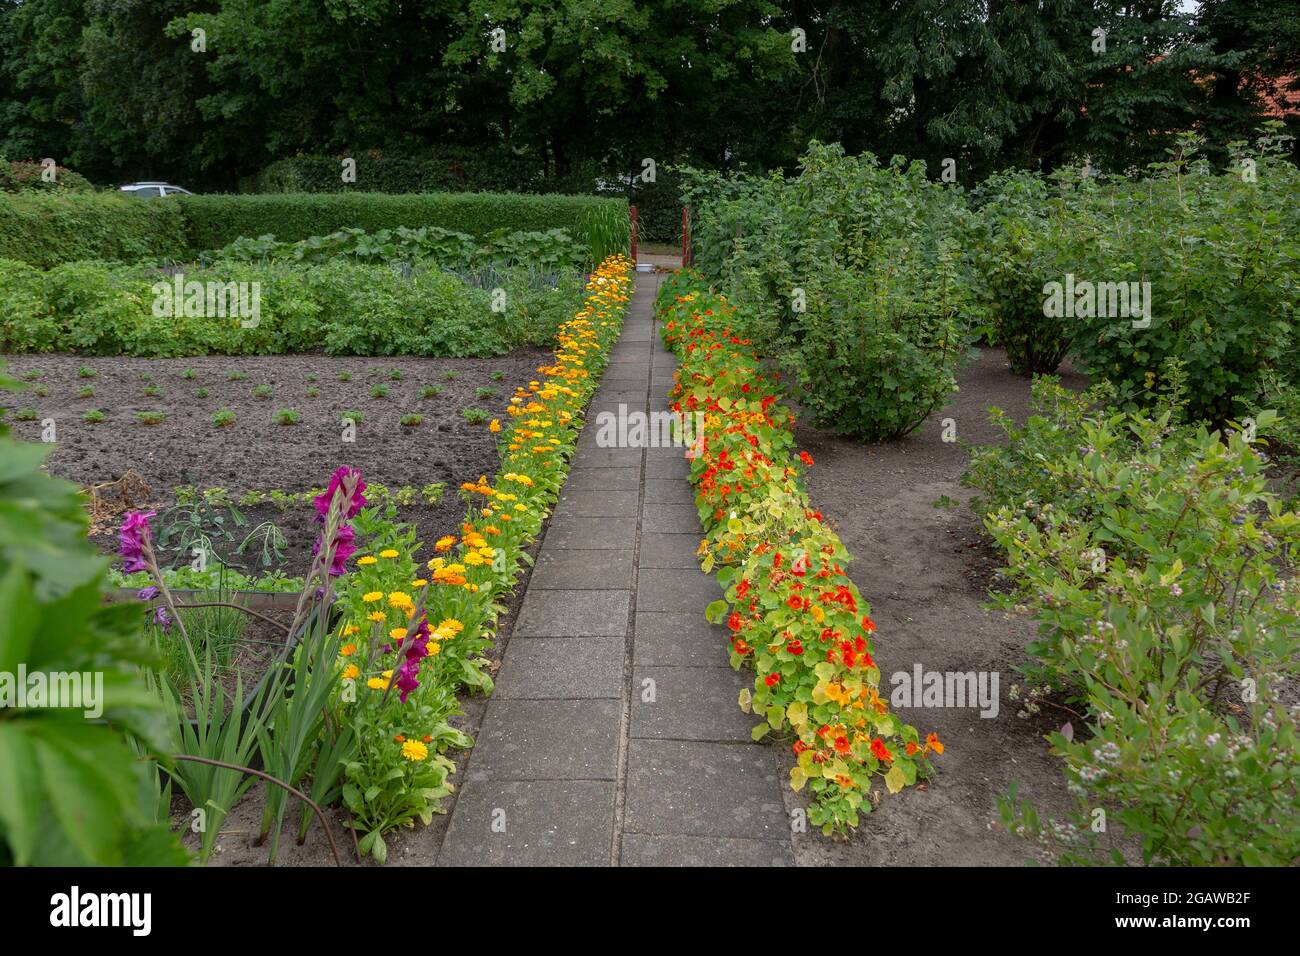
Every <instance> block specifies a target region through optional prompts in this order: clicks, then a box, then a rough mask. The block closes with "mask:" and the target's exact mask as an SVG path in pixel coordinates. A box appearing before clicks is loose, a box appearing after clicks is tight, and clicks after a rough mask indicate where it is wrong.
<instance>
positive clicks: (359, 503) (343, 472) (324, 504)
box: [312, 465, 366, 521]
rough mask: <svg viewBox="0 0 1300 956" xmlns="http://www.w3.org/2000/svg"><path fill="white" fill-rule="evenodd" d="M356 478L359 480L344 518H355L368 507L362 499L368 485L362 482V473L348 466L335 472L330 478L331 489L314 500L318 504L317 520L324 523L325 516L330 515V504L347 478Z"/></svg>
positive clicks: (327, 489)
mask: <svg viewBox="0 0 1300 956" xmlns="http://www.w3.org/2000/svg"><path fill="white" fill-rule="evenodd" d="M352 476H355V477H356V479H357V484H356V487H355V488H353V489H352V498H351V499H350V500H349V501H348V503H347V506H346V508H347V510H346V511H345V513H344V515H343V517H344V518H355V517H356V516H357V512H358V511H360V510H361V509H362V508H364V507H365V506H366V499H365V498H364V497H362V492H363V491H365V490H366V483H365V482H364V481H362V480H361V472H359V471H357V470H356V469H355V468H349V467H348V466H347V465H344V466H342V467H341V468H339V470H338V471H336V472H334V477H332V478H330V483H329V487H328V488H326V489H325V493H324V494H323V495H317V496H316V497H315V498H314V499H312V500H313V501H314V502H315V504H316V520H317V521H324V520H325V516H326V515H327V514H329V510H330V502H331V501H333V500H334V493H335V492H336V491H338V490H339V487H340V486H341V485H342V484H343V481H344V479H345V478H349V477H352Z"/></svg>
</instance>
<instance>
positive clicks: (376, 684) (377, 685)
mask: <svg viewBox="0 0 1300 956" xmlns="http://www.w3.org/2000/svg"><path fill="white" fill-rule="evenodd" d="M366 686H367V687H369V688H370V689H371V690H383V689H384V688H385V687H387V686H388V681H386V680H384V679H383V678H380V677H372V678H370V680H368V681H366Z"/></svg>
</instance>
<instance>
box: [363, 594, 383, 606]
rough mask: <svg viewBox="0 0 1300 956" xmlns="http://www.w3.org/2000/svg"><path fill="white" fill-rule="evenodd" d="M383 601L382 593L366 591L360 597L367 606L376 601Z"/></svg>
mask: <svg viewBox="0 0 1300 956" xmlns="http://www.w3.org/2000/svg"><path fill="white" fill-rule="evenodd" d="M383 599H384V592H383V591H367V592H366V593H365V594H363V595H361V600H363V601H365V602H366V603H367V604H374V603H375V602H376V601H382V600H383Z"/></svg>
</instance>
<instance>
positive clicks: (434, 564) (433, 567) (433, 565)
mask: <svg viewBox="0 0 1300 956" xmlns="http://www.w3.org/2000/svg"><path fill="white" fill-rule="evenodd" d="M446 563H447V562H446V561H444V560H443V559H442V558H433V559H432V560H430V561H429V563H428V564H426V565H425V567H426V568H428V569H429V570H430V571H437V570H438V569H439V568H440V567H442V566H443V565H444V564H446Z"/></svg>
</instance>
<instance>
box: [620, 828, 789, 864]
mask: <svg viewBox="0 0 1300 956" xmlns="http://www.w3.org/2000/svg"><path fill="white" fill-rule="evenodd" d="M619 863H620V865H622V866H727V867H739V866H794V865H795V864H794V852H793V850H792V849H791V847H790V841H789V840H788V839H782V840H743V839H737V838H735V837H706V836H661V835H658V834H653V833H624V834H623V848H622V852H621V854H620V856H619Z"/></svg>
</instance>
